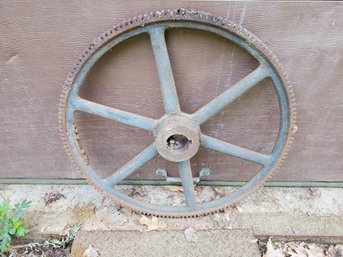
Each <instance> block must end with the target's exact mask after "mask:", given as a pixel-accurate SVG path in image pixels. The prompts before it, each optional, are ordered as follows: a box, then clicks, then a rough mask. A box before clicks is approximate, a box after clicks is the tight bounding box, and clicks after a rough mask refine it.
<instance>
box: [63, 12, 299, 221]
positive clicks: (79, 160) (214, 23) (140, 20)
mask: <svg viewBox="0 0 343 257" xmlns="http://www.w3.org/2000/svg"><path fill="white" fill-rule="evenodd" d="M171 21H172V22H174V23H175V24H177V23H178V22H187V23H188V24H191V23H190V22H192V23H194V24H197V25H198V26H200V27H207V28H210V29H211V32H213V31H214V33H215V32H216V31H221V32H223V31H224V32H226V33H228V35H230V37H229V38H228V39H229V40H231V41H233V42H235V41H234V40H232V37H231V36H233V37H234V38H240V39H241V40H244V41H246V42H247V44H246V45H245V47H242V46H241V45H240V44H238V45H239V46H240V47H242V48H243V49H245V50H253V52H254V53H255V54H252V55H253V56H254V57H255V59H257V60H260V59H259V58H261V56H263V58H264V59H265V60H266V61H267V62H266V63H267V64H268V65H269V66H270V68H271V69H272V70H273V71H274V73H273V74H274V76H273V77H272V80H273V82H274V83H273V84H274V87H275V81H276V82H278V84H279V85H278V88H275V89H276V91H277V94H278V100H279V107H280V113H281V110H284V113H287V115H286V116H283V118H281V119H280V122H281V124H282V122H283V123H284V124H286V126H280V131H279V135H278V139H277V142H276V144H275V145H276V146H278V147H274V149H273V153H274V154H275V155H276V157H277V158H276V159H275V162H273V163H270V164H269V165H266V166H265V167H264V168H262V169H261V170H260V171H259V172H258V173H257V175H256V176H254V177H253V178H252V179H251V180H250V181H249V182H248V183H246V184H245V185H243V186H242V187H241V188H239V189H238V190H237V191H235V192H233V193H231V194H229V195H227V196H225V197H223V198H221V199H218V200H214V201H211V202H207V203H205V204H201V205H199V206H200V207H201V208H200V207H199V208H196V209H192V210H190V208H189V207H181V206H180V207H178V208H175V207H166V206H156V205H151V204H147V203H146V202H141V201H139V200H136V199H133V198H131V197H128V196H126V195H124V194H121V193H119V192H117V191H115V190H113V188H108V187H106V186H105V187H102V188H101V187H100V186H99V185H101V184H102V183H101V182H102V181H101V180H102V179H101V178H100V177H98V176H97V174H96V173H95V172H94V171H93V169H92V168H91V167H90V165H88V161H87V160H86V159H85V158H84V156H83V155H82V153H81V152H80V151H79V150H77V149H76V148H73V147H72V145H73V144H77V141H76V139H75V140H73V139H72V138H71V136H72V135H73V133H74V131H73V129H72V128H71V127H70V126H69V128H68V125H67V124H68V123H69V124H74V122H73V118H72V119H71V117H73V114H72V113H71V109H70V108H69V109H68V108H67V105H68V99H70V96H72V95H73V94H74V97H75V94H76V93H77V90H75V89H76V88H77V87H80V86H81V85H82V82H83V80H84V79H85V77H86V76H87V72H82V70H83V71H84V70H85V69H86V70H87V69H88V70H89V69H90V68H91V67H92V66H93V64H94V63H95V62H96V61H95V62H93V63H90V62H89V61H88V60H89V59H90V58H93V57H94V56H97V57H98V59H99V58H100V57H101V56H102V54H104V53H105V52H107V51H108V50H109V49H110V48H112V47H113V45H111V44H110V43H111V42H113V41H114V40H115V39H116V38H118V37H119V36H121V35H124V38H125V34H126V39H128V38H129V37H128V36H127V33H131V36H134V35H135V33H134V32H135V29H139V28H142V26H144V27H143V28H148V27H149V26H153V25H155V26H156V25H158V24H162V23H163V22H167V23H168V22H171ZM143 31H144V30H143ZM143 31H141V32H140V33H143ZM126 39H124V40H123V41H125V40H126ZM117 43H118V42H117ZM235 43H237V42H235ZM249 53H250V54H251V52H250V51H249ZM80 82H81V83H80ZM75 85H77V86H75ZM281 93H283V94H284V95H283V97H284V99H286V101H284V102H283V104H280V96H281V97H282V95H280V94H281ZM285 103H286V104H285ZM60 128H61V132H62V136H63V140H64V142H65V145H66V148H67V150H68V153H69V155H71V156H72V158H73V159H74V161H75V164H76V165H77V167H78V168H80V170H81V172H82V171H86V173H84V172H83V173H84V175H85V176H86V178H87V179H88V180H89V181H90V182H91V184H93V186H95V187H96V188H97V189H98V190H99V191H100V192H104V193H105V194H106V196H108V197H110V198H112V199H113V200H114V201H115V202H117V203H119V204H120V205H123V206H127V207H129V208H131V209H134V210H136V211H138V212H141V213H146V214H152V215H156V216H164V217H192V216H199V215H204V214H208V213H212V212H216V211H220V210H223V209H225V208H226V207H227V206H228V205H232V204H234V203H236V202H237V201H239V200H240V199H242V198H243V197H245V196H246V195H247V194H249V193H251V192H252V191H253V190H255V189H257V188H258V187H259V186H261V185H262V184H263V183H264V181H266V180H267V179H268V178H269V177H270V176H271V175H272V174H273V173H274V172H275V171H276V169H277V168H278V167H280V165H281V163H282V162H283V160H284V158H285V156H286V154H287V151H288V149H289V145H290V143H291V141H292V139H293V134H294V133H295V131H296V125H295V100H294V94H293V91H292V88H291V86H290V84H289V82H288V80H287V78H286V76H285V74H284V72H283V70H282V68H281V66H280V64H279V62H278V61H277V59H276V58H275V56H274V55H273V54H272V53H271V51H270V50H269V49H268V48H267V47H266V46H265V45H264V44H263V43H262V42H261V41H260V40H259V39H258V38H257V37H256V36H254V35H253V34H251V33H250V32H248V31H247V30H245V29H244V28H242V27H240V26H238V25H236V24H234V23H233V22H231V21H228V20H226V19H223V18H221V17H218V16H214V15H211V14H208V13H203V12H198V11H192V10H190V11H189V10H184V9H177V10H172V11H170V10H164V11H160V12H152V13H150V14H145V15H142V16H138V17H135V18H133V19H129V20H126V21H123V22H122V23H121V24H119V25H118V26H115V27H114V28H113V29H110V30H109V31H107V32H105V33H104V34H102V35H100V36H99V37H98V38H96V39H95V40H94V42H93V43H92V44H91V45H90V46H89V47H88V48H87V49H86V50H85V52H84V54H83V55H82V56H81V58H80V59H79V60H78V62H77V63H76V65H75V66H74V68H73V70H72V72H71V73H70V74H69V76H68V79H67V81H66V84H65V86H64V90H63V93H62V96H61V105H60ZM281 128H283V130H282V131H281ZM280 134H281V135H282V137H281V139H280ZM73 137H74V138H76V135H75V134H74V135H73ZM282 141H283V144H282V146H280V144H279V143H280V142H282ZM141 203H143V205H142V204H141ZM156 207H157V208H156Z"/></svg>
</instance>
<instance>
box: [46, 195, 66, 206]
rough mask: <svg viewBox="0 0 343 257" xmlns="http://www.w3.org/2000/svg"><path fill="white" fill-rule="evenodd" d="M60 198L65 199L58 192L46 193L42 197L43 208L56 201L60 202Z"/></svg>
mask: <svg viewBox="0 0 343 257" xmlns="http://www.w3.org/2000/svg"><path fill="white" fill-rule="evenodd" d="M61 198H65V196H64V194H61V193H59V192H56V193H46V194H45V196H44V203H45V206H48V205H50V204H52V203H54V202H56V201H58V200H60V199H61Z"/></svg>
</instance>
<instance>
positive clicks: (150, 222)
mask: <svg viewBox="0 0 343 257" xmlns="http://www.w3.org/2000/svg"><path fill="white" fill-rule="evenodd" d="M139 223H140V224H142V225H145V226H147V230H148V231H150V230H163V229H165V228H167V224H166V223H165V222H163V221H159V220H158V219H157V218H156V217H152V218H151V219H149V218H148V217H146V216H144V215H142V217H141V218H140V219H139Z"/></svg>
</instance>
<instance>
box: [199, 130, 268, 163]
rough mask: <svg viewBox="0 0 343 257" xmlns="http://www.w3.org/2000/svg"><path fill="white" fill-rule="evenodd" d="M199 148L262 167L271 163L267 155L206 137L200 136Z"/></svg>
mask: <svg viewBox="0 0 343 257" xmlns="http://www.w3.org/2000/svg"><path fill="white" fill-rule="evenodd" d="M201 146H202V147H205V148H207V149H209V150H213V151H217V152H220V153H224V154H228V155H232V156H236V157H238V158H241V159H243V160H247V161H251V162H254V163H258V164H262V165H263V166H266V165H268V164H269V163H270V161H271V157H270V156H269V155H265V154H262V153H258V152H255V151H251V150H248V149H245V148H242V147H239V146H236V145H232V144H229V143H226V142H224V141H221V140H218V139H215V138H213V137H209V136H206V135H201Z"/></svg>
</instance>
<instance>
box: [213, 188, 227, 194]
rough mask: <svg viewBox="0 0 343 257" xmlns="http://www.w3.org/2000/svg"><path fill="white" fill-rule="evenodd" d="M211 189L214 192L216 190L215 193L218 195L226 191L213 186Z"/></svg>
mask: <svg viewBox="0 0 343 257" xmlns="http://www.w3.org/2000/svg"><path fill="white" fill-rule="evenodd" d="M213 190H214V192H216V193H217V194H218V195H220V196H224V195H226V191H225V190H223V189H222V188H217V187H214V188H213Z"/></svg>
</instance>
